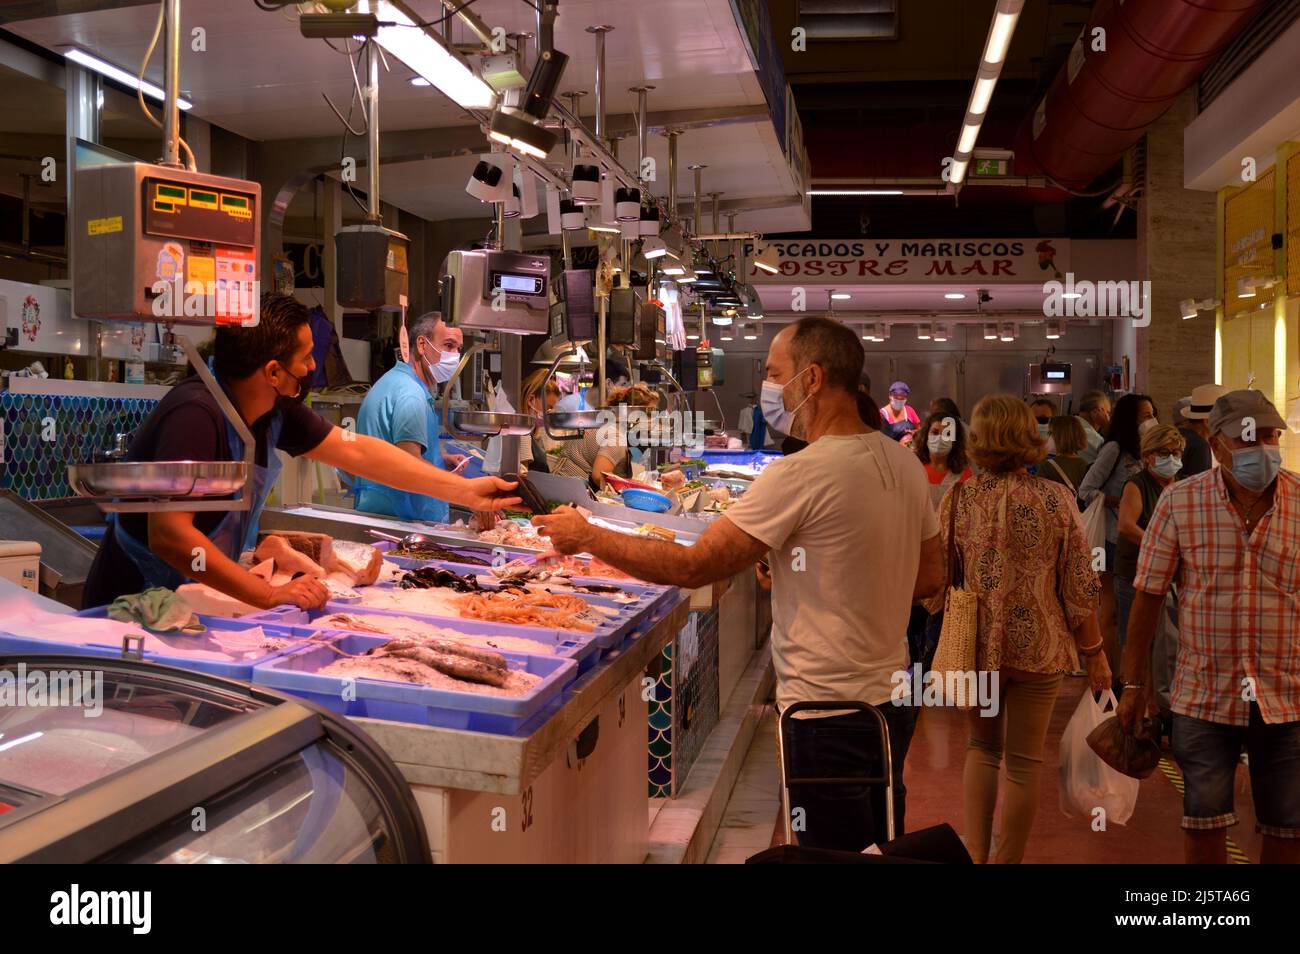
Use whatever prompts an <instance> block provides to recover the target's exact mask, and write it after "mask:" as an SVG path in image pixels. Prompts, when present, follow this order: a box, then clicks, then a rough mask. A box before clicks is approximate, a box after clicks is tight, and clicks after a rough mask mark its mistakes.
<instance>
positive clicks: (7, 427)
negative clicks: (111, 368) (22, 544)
mask: <svg viewBox="0 0 1300 954" xmlns="http://www.w3.org/2000/svg"><path fill="white" fill-rule="evenodd" d="M157 403H158V402H157V401H154V400H150V399H145V398H104V397H70V396H64V395H51V394H11V393H9V392H7V391H6V392H4V393H0V423H3V427H4V433H3V438H4V440H3V444H4V470H3V473H2V474H0V486H2V487H4V488H5V489H6V490H12V491H13V492H14V493H16V494H18V495H19V496H20V497H22V498H24V499H25V500H48V499H50V498H52V497H70V496H72V487H71V486H70V485H69V484H68V464H75V463H80V462H82V461H89V460H90V459H91V458H92V456H93V455H94V453H95V451H97V450H106V449H109V448H111V447H112V446H113V439H114V435H116V434H119V433H130V432H131V431H133V430H135V429H136V428H137V427H139V426H140V424H141V423H143V421H144V419H145V418H146V417H148V416H149V412H150V411H152V410H153V407H154V405H155V404H157Z"/></svg>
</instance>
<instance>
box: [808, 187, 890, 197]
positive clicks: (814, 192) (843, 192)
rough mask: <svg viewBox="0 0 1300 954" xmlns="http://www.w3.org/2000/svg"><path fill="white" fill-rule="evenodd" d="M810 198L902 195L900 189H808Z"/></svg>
mask: <svg viewBox="0 0 1300 954" xmlns="http://www.w3.org/2000/svg"><path fill="white" fill-rule="evenodd" d="M808 194H809V195H810V196H818V197H820V196H853V195H903V194H904V192H903V190H902V189H809V190H808Z"/></svg>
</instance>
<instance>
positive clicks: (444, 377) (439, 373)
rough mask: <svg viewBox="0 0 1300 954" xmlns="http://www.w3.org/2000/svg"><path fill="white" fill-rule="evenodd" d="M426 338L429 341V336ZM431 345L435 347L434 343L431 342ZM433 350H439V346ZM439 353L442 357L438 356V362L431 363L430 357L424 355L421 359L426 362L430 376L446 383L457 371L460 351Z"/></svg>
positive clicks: (426, 368)
mask: <svg viewBox="0 0 1300 954" xmlns="http://www.w3.org/2000/svg"><path fill="white" fill-rule="evenodd" d="M425 340H426V341H428V339H427V338H426V339H425ZM429 347H431V348H433V345H432V344H430V345H429ZM433 350H434V351H438V349H437V348H433ZM438 353H439V355H440V357H439V358H438V363H437V364H431V363H430V362H429V359H428V358H425V357H424V356H423V355H421V357H420V360H422V361H423V362H424V367H425V370H426V371H427V372H428V374H429V377H431V378H433V380H435V381H437V382H438V383H439V384H446V383H447V382H448V381H450V380H451V378H452V375H454V374H455V373H456V367H457V366H458V365H459V364H460V352H459V351H439V352H438Z"/></svg>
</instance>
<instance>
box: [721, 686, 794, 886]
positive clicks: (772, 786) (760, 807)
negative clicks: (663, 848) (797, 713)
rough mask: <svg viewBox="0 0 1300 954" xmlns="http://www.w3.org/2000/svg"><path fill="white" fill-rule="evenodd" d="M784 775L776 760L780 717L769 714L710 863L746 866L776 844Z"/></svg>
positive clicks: (752, 748)
mask: <svg viewBox="0 0 1300 954" xmlns="http://www.w3.org/2000/svg"><path fill="white" fill-rule="evenodd" d="M780 784H781V773H780V770H779V769H778V768H777V759H776V715H775V713H773V712H771V711H769V712H768V713H767V714H765V715H764V716H763V719H762V720H761V721H760V722H759V724H758V731H757V732H755V733H754V741H753V743H752V744H751V745H750V747H749V753H748V754H747V755H746V757H745V765H744V768H742V769H741V770H740V777H739V778H738V779H737V780H736V787H735V788H733V789H732V790H731V800H730V801H729V802H728V803H727V812H726V814H725V815H724V816H723V818H722V824H721V826H719V828H718V834H717V836H716V837H715V838H714V840H713V847H712V848H710V849H709V859H708V863H709V864H711V865H715V864H721V865H726V864H742V863H743V862H744V860H745V859H746V858H748V857H749V856H750V855H756V854H758V853H759V852H760V851H762V850H763V849H764V848H766V847H768V846H769V845H770V844H771V842H772V829H773V820H774V819H778V818H780V812H781V802H780V798H779V793H780Z"/></svg>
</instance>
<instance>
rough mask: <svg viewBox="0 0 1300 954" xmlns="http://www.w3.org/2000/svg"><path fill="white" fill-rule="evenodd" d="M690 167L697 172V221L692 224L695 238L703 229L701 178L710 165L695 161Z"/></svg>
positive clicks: (692, 233)
mask: <svg viewBox="0 0 1300 954" xmlns="http://www.w3.org/2000/svg"><path fill="white" fill-rule="evenodd" d="M688 168H689V169H690V170H691V171H692V172H694V173H695V223H694V225H692V226H691V237H692V238H695V237H698V236H699V234H700V231H701V225H700V218H701V213H702V210H701V205H702V198H703V197H702V196H701V194H700V185H701V179H702V178H703V176H704V170H705V169H707V168H708V166H706V165H703V164H701V163H698V162H695V163H692V164H691V165H690V166H689V167H688Z"/></svg>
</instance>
